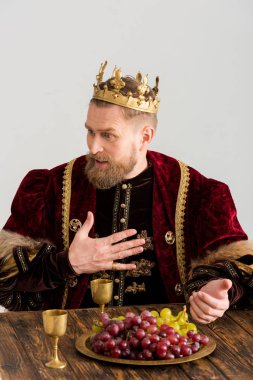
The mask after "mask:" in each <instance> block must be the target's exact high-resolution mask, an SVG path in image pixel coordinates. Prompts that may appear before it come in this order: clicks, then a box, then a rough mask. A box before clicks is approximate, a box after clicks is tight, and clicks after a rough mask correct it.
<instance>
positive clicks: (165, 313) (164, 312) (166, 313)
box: [160, 307, 172, 318]
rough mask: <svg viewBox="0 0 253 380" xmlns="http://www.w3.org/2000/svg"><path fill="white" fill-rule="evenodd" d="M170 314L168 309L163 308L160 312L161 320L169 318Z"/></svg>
mask: <svg viewBox="0 0 253 380" xmlns="http://www.w3.org/2000/svg"><path fill="white" fill-rule="evenodd" d="M171 314H172V313H171V310H170V309H169V308H168V307H165V308H163V309H162V310H161V311H160V317H161V318H169V317H170V316H171Z"/></svg>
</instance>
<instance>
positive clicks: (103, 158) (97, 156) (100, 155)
mask: <svg viewBox="0 0 253 380" xmlns="http://www.w3.org/2000/svg"><path fill="white" fill-rule="evenodd" d="M87 160H88V161H95V160H97V161H108V162H111V159H110V157H109V156H107V155H106V154H103V153H97V154H92V153H88V154H87Z"/></svg>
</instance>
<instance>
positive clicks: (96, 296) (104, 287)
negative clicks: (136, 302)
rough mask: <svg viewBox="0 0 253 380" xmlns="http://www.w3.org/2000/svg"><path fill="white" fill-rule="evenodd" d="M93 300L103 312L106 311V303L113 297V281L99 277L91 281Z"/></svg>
mask: <svg viewBox="0 0 253 380" xmlns="http://www.w3.org/2000/svg"><path fill="white" fill-rule="evenodd" d="M90 286H91V295H92V299H93V301H94V302H95V303H96V304H98V305H99V308H100V311H101V313H103V312H104V308H105V304H107V303H109V302H110V301H111V299H112V290H113V282H112V280H107V279H104V278H97V279H96V280H92V281H91V282H90Z"/></svg>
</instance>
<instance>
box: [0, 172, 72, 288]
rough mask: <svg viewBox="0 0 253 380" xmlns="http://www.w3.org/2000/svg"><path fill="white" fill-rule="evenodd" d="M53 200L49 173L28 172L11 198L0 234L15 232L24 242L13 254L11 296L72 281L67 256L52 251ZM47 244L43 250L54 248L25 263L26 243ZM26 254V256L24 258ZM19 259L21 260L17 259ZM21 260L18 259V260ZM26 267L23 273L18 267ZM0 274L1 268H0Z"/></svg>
mask: <svg viewBox="0 0 253 380" xmlns="http://www.w3.org/2000/svg"><path fill="white" fill-rule="evenodd" d="M54 197H55V191H54V189H53V186H52V179H51V177H50V171H49V170H32V171H31V172H29V173H28V174H27V175H26V177H25V178H24V179H23V181H22V182H21V184H20V186H19V189H18V191H17V193H16V195H15V197H14V200H13V203H12V207H11V216H10V218H9V219H8V221H7V223H6V224H5V226H4V230H5V231H8V232H9V233H10V236H9V239H12V236H11V233H13V232H15V233H18V234H19V235H21V236H23V237H26V238H27V242H28V243H27V245H26V243H25V244H23V242H22V246H19V247H17V248H18V249H19V252H20V255H19V256H18V255H17V250H16V249H14V250H13V254H14V258H15V260H16V264H17V268H18V273H17V275H15V277H13V279H12V284H14V278H15V286H13V287H12V292H38V291H44V290H48V289H52V288H56V287H58V286H61V285H64V284H65V282H69V281H72V280H73V278H75V273H74V271H73V269H72V267H71V265H70V263H69V260H68V252H67V251H62V249H60V248H59V247H56V246H55V244H54V241H52V240H53V235H52V232H51V231H54V223H55V215H54V203H55V202H54ZM31 238H32V239H33V240H34V241H36V242H41V245H42V244H43V243H47V244H46V246H50V247H54V248H50V249H48V250H47V249H45V250H44V251H43V252H44V253H43V254H42V253H41V252H42V251H39V253H38V254H36V257H35V258H33V260H32V261H31V260H25V257H29V255H30V253H29V251H30V247H29V244H30V243H29V240H30V239H31ZM51 242H52V243H53V244H50V243H51ZM25 252H28V254H25ZM21 256H22V257H21ZM20 258H21V259H20ZM22 263H23V264H24V265H26V270H23V267H22V265H21V264H22ZM0 272H1V268H0Z"/></svg>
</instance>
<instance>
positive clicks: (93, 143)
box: [87, 135, 104, 155]
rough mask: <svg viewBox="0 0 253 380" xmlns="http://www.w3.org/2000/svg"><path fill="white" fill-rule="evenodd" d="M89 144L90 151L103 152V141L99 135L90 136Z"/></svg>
mask: <svg viewBox="0 0 253 380" xmlns="http://www.w3.org/2000/svg"><path fill="white" fill-rule="evenodd" d="M87 145H88V148H89V150H90V153H92V154H94V155H95V154H97V153H100V152H103V150H104V148H103V146H102V143H101V140H100V138H99V136H97V135H96V136H93V137H92V138H91V139H90V138H88V141H87Z"/></svg>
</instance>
